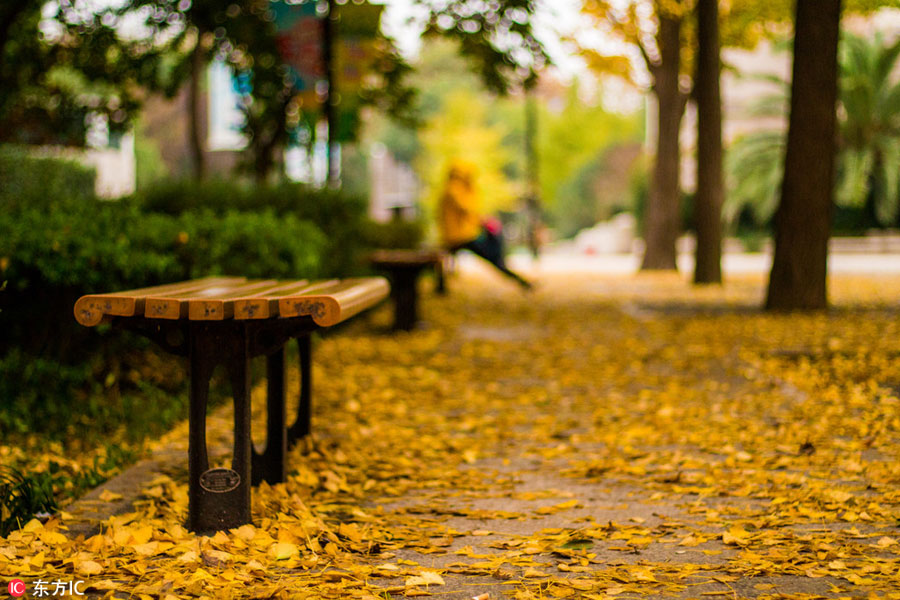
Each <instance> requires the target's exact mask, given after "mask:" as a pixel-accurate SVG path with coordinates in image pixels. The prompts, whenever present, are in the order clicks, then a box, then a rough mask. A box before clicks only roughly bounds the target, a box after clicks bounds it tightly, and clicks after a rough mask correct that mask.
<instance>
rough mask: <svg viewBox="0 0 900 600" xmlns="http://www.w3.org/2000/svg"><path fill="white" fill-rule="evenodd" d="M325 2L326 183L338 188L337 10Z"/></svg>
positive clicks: (323, 45)
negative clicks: (326, 86)
mask: <svg viewBox="0 0 900 600" xmlns="http://www.w3.org/2000/svg"><path fill="white" fill-rule="evenodd" d="M325 4H326V6H327V10H326V13H325V18H324V19H323V20H322V62H323V63H324V64H325V81H326V83H327V85H328V92H327V95H326V96H325V103H324V105H323V107H322V110H323V112H324V115H325V123H326V124H327V125H328V139H327V140H326V144H325V148H326V156H327V160H328V175H327V178H326V185H328V187H331V188H339V187H341V178H340V173H341V153H340V149H339V148H338V147H337V146H338V142H337V141H336V139H337V128H338V103H339V100H340V98H339V95H338V94H339V92H338V89H337V85H336V81H337V75H336V73H335V60H334V58H335V57H334V46H335V42H336V41H337V36H338V31H337V20H336V19H335V16H336V13H337V10H336V8H335V0H325Z"/></svg>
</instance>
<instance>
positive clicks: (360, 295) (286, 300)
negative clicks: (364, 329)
mask: <svg viewBox="0 0 900 600" xmlns="http://www.w3.org/2000/svg"><path fill="white" fill-rule="evenodd" d="M389 292H390V286H389V285H388V283H387V280H385V279H384V278H381V277H367V278H363V279H345V280H343V281H338V282H335V283H333V284H331V285H326V286H323V287H320V288H318V289H313V290H307V291H305V292H304V293H301V294H297V295H295V296H287V297H283V298H280V299H279V300H278V313H279V315H280V316H281V317H282V318H290V317H302V316H310V317H312V319H313V321H315V323H316V324H317V325H319V326H320V327H330V326H332V325H336V324H337V323H340V322H341V321H344V320H346V319H349V318H350V317H352V316H353V315H355V314H357V313H359V312H361V311H363V310H365V309H366V308H368V307H370V306H372V305H373V304H375V303H377V302H379V301H381V300H383V299H384V298H386V297H387V295H388V293H389Z"/></svg>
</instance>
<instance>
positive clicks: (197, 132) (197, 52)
mask: <svg viewBox="0 0 900 600" xmlns="http://www.w3.org/2000/svg"><path fill="white" fill-rule="evenodd" d="M205 68H206V61H205V60H204V57H203V32H202V31H199V30H198V31H197V44H196V45H195V46H194V50H193V52H192V53H191V80H190V83H189V87H188V118H189V119H190V123H189V124H188V128H189V131H188V145H189V147H190V150H191V158H192V159H193V165H194V177H195V178H196V179H198V180H199V179H203V178H205V177H206V156H205V155H204V153H203V134H202V132H201V128H200V119H201V118H202V109H201V107H200V103H201V101H202V97H201V93H200V82H201V79H202V77H203V73H204V72H205Z"/></svg>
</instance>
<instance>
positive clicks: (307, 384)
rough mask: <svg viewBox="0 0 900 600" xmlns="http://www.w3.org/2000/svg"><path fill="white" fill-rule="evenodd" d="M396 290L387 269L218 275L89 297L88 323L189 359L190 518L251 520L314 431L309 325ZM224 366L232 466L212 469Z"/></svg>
mask: <svg viewBox="0 0 900 600" xmlns="http://www.w3.org/2000/svg"><path fill="white" fill-rule="evenodd" d="M388 292H389V286H388V283H387V281H386V280H385V279H384V278H382V277H368V278H363V279H346V280H336V279H334V280H328V281H314V282H309V281H306V280H297V281H276V280H247V279H245V278H240V277H214V278H206V279H197V280H192V281H183V282H180V283H173V284H169V285H162V286H157V287H150V288H143V289H137V290H128V291H124V292H115V293H108V294H96V295H94V294H92V295H88V296H83V297H81V298H80V299H79V300H78V301H77V302H76V303H75V318H76V319H77V320H78V322H79V323H81V324H82V325H87V326H89V327H90V326H94V325H99V324H100V323H102V322H109V321H112V322H115V323H116V324H119V325H122V326H124V327H126V328H128V329H131V330H134V331H136V332H138V333H140V334H142V335H144V336H146V337H148V338H150V339H151V340H153V341H155V342H157V343H158V344H159V345H160V346H162V347H163V348H164V349H165V350H166V351H168V352H171V353H173V354H176V355H180V356H185V357H187V359H188V365H189V369H190V386H191V389H190V424H189V427H190V433H189V449H188V468H189V480H190V488H189V497H190V507H189V517H188V527H189V528H190V529H191V530H192V531H216V530H222V529H230V528H233V527H238V526H240V525H243V524H245V523H249V522H250V517H251V515H250V486H251V485H256V484H258V483H259V482H261V481H267V482H269V483H279V482H282V481H284V480H285V476H286V466H285V455H286V453H287V449H288V447H289V446H290V445H291V444H293V443H294V442H295V441H297V440H298V439H299V438H301V437H303V436H305V435H307V434H308V433H309V430H310V415H311V408H312V381H311V378H310V376H311V360H312V349H311V344H310V338H309V336H310V334H311V333H312V332H313V331H316V330H317V329H320V328H323V327H330V326H332V325H336V324H337V323H340V322H342V321H346V320H347V319H349V318H350V317H352V316H354V315H355V314H357V313H359V312H361V311H363V310H366V309H367V308H369V307H371V306H373V305H375V304H377V303H378V302H380V301H381V300H383V299H384V298H385V297H387V295H388ZM294 338H296V339H297V342H298V346H299V350H300V352H299V354H300V377H301V385H300V404H299V409H298V412H297V418H296V421H295V422H294V423H293V424H292V425H290V426H288V425H287V421H286V414H285V413H286V410H285V344H286V343H287V342H288V341H289V340H291V339H294ZM262 355H265V356H266V373H267V380H268V383H267V411H268V415H267V427H266V430H267V441H266V446H265V450H264V451H263V452H262V453H259V452H257V451H256V449H255V448H254V447H253V442H252V440H251V437H250V389H251V381H250V359H251V358H253V357H255V356H262ZM220 364H222V365H224V366H225V368H226V370H227V373H228V377H229V380H230V382H231V389H232V396H233V399H234V449H233V454H232V461H231V468H230V469H210V468H209V457H208V454H207V450H206V405H207V399H208V396H209V381H210V377H211V376H212V372H213V369H214V368H215V367H216V366H217V365H220Z"/></svg>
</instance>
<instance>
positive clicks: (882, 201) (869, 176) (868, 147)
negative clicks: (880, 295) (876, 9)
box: [837, 33, 900, 225]
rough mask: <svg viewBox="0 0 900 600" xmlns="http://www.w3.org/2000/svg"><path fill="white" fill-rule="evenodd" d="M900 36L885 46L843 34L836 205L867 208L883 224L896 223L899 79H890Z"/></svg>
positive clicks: (899, 155)
mask: <svg viewBox="0 0 900 600" xmlns="http://www.w3.org/2000/svg"><path fill="white" fill-rule="evenodd" d="M898 56H900V39H898V40H897V41H895V42H894V43H893V44H891V45H887V44H886V43H885V41H884V38H883V36H882V35H881V34H880V33H877V34H875V35H874V36H873V37H872V38H871V39H866V38H863V37H859V36H855V35H846V36H844V43H843V44H842V47H841V56H840V58H841V60H840V68H841V96H840V98H841V102H840V110H839V113H838V118H839V123H840V129H839V131H840V134H839V138H838V149H839V152H840V157H841V161H840V166H841V180H840V184H839V186H838V188H837V201H838V204H840V205H843V206H862V205H866V206H867V207H869V210H870V211H871V213H873V216H874V217H875V218H876V219H877V220H878V222H879V223H880V224H882V225H890V224H894V223H896V222H897V216H898V210H897V209H898V191H900V190H898V175H900V81H898V80H895V78H893V77H892V73H893V71H894V66H895V64H896V62H897V58H898Z"/></svg>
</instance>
